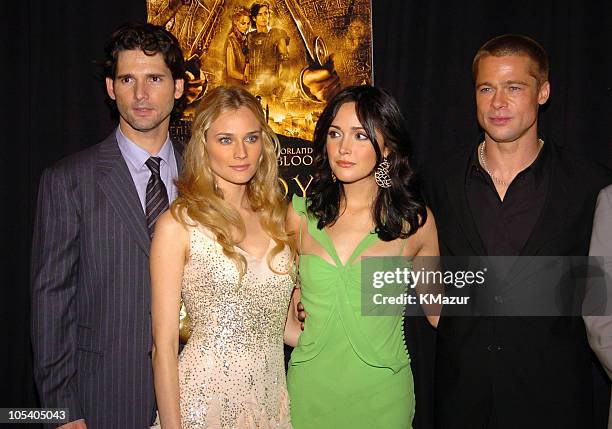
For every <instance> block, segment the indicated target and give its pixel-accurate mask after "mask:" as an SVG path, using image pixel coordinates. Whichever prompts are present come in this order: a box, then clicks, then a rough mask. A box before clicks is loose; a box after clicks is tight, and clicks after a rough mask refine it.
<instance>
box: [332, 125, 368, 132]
mask: <svg viewBox="0 0 612 429" xmlns="http://www.w3.org/2000/svg"><path fill="white" fill-rule="evenodd" d="M329 127H330V128H331V127H334V128H337V129H339V130H342V127H339V126H338V125H334V124H331V125H330V126H329ZM351 130H352V131H358V130H363V131H365V128H363V127H351Z"/></svg>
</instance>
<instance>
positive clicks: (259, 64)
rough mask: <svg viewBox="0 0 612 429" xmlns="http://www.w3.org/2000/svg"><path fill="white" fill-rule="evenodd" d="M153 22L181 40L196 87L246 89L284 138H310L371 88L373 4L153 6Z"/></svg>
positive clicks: (290, 1) (357, 0) (160, 2)
mask: <svg viewBox="0 0 612 429" xmlns="http://www.w3.org/2000/svg"><path fill="white" fill-rule="evenodd" d="M147 10H148V20H149V22H151V23H154V24H157V25H162V26H165V27H166V28H167V29H168V30H169V31H171V32H172V33H173V34H174V35H176V37H177V38H178V39H179V41H180V43H181V46H182V48H183V52H184V54H185V58H186V60H187V62H188V74H189V75H190V78H191V81H192V86H191V89H190V92H189V96H188V101H189V105H188V108H187V110H186V112H185V115H186V118H185V119H186V120H187V121H189V119H190V115H193V110H194V107H195V105H196V104H197V102H198V100H199V99H201V97H202V96H203V95H204V94H205V93H206V91H207V90H210V89H212V88H215V87H217V86H220V85H244V86H245V87H246V88H247V89H249V90H250V91H251V93H253V94H254V95H256V96H259V97H261V102H262V106H263V107H264V109H265V111H266V114H267V117H268V122H269V123H270V125H271V126H272V128H273V129H274V131H275V132H276V133H278V134H281V135H284V136H287V137H297V138H300V139H304V140H310V139H311V138H312V132H313V130H314V125H315V123H316V121H317V118H318V116H319V115H320V113H321V111H322V110H323V107H324V106H325V102H326V101H328V100H329V99H330V98H331V97H332V96H333V95H334V94H335V93H337V92H338V91H339V90H340V89H341V88H342V87H346V86H349V85H357V84H365V83H371V82H372V23H371V4H370V0H327V1H324V0H300V1H297V0H277V1H270V2H245V1H239V0H148V1H147Z"/></svg>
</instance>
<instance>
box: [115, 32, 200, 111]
mask: <svg viewBox="0 0 612 429" xmlns="http://www.w3.org/2000/svg"><path fill="white" fill-rule="evenodd" d="M136 49H140V50H141V51H142V52H144V53H145V54H146V55H155V54H158V53H160V54H161V55H162V57H163V58H164V62H165V63H166V66H167V67H168V68H169V69H170V72H171V73H172V78H173V79H174V80H177V79H183V80H184V81H185V86H187V84H188V79H187V76H186V74H185V59H184V58H183V51H182V50H181V46H180V44H179V41H178V40H177V38H176V37H174V35H173V34H172V33H170V32H169V31H168V30H166V29H165V28H163V27H160V26H158V25H153V24H149V23H138V22H136V23H129V24H124V25H122V26H121V27H119V28H118V29H117V30H115V32H114V33H113V34H112V36H111V39H110V41H109V42H108V43H107V44H106V49H105V53H106V58H105V60H104V77H105V78H110V79H115V77H116V75H117V61H118V59H119V53H120V52H121V51H132V50H136ZM185 93H186V91H185V92H184V93H183V96H182V97H181V98H179V99H178V100H175V103H174V111H173V113H175V114H176V113H179V114H180V112H182V110H183V108H184V106H185V95H186V94H185ZM113 104H114V103H113Z"/></svg>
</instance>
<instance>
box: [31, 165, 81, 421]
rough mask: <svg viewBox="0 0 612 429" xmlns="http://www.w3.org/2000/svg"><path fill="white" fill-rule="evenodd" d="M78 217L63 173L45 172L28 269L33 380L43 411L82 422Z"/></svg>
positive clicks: (62, 170) (61, 171) (39, 194)
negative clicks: (62, 412) (60, 411)
mask: <svg viewBox="0 0 612 429" xmlns="http://www.w3.org/2000/svg"><path fill="white" fill-rule="evenodd" d="M78 260H79V212H78V205H77V200H76V199H75V198H74V191H73V190H71V187H70V186H69V184H68V180H67V174H66V172H65V170H64V169H59V168H58V169H51V170H46V171H45V172H44V173H43V175H42V178H41V181H40V186H39V191H38V208H37V213H36V218H35V222H34V234H33V243H32V267H31V292H32V294H31V296H32V320H31V322H32V325H31V330H32V332H31V334H32V347H33V352H34V378H35V381H36V385H37V388H38V392H39V397H40V402H41V406H42V407H53V408H68V409H69V413H70V420H71V421H72V420H78V419H81V418H83V412H82V408H81V404H80V403H79V399H78V394H77V377H76V323H77V321H76V302H75V301H76V291H77V286H78V285H77V279H78Z"/></svg>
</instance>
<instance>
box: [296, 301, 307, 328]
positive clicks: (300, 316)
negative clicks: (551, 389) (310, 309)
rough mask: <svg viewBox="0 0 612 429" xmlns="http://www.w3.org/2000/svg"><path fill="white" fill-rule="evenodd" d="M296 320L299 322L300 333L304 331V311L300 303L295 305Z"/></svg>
mask: <svg viewBox="0 0 612 429" xmlns="http://www.w3.org/2000/svg"><path fill="white" fill-rule="evenodd" d="M297 318H298V320H299V321H300V328H301V329H302V331H303V330H304V321H305V320H306V310H304V305H303V304H302V301H300V302H298V304H297Z"/></svg>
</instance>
